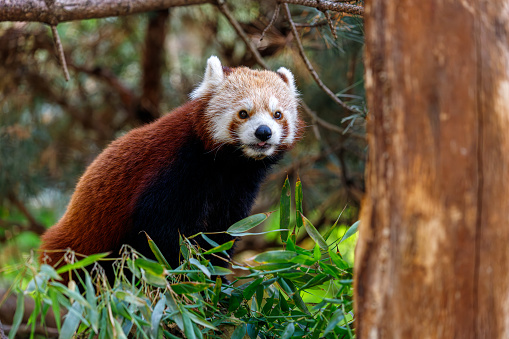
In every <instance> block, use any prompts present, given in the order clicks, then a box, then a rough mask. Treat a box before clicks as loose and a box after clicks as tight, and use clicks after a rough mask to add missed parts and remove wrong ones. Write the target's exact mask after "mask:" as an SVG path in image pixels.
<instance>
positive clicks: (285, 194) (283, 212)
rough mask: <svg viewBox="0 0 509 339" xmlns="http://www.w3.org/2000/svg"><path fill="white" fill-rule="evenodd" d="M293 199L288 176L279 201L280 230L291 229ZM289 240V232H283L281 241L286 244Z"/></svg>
mask: <svg viewBox="0 0 509 339" xmlns="http://www.w3.org/2000/svg"><path fill="white" fill-rule="evenodd" d="M291 198H292V190H291V188H290V182H289V180H288V176H286V179H285V182H284V184H283V189H282V190H281V198H280V200H279V228H280V229H288V228H290V212H291ZM286 239H288V231H282V232H281V240H282V241H283V242H286Z"/></svg>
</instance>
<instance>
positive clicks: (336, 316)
mask: <svg viewBox="0 0 509 339" xmlns="http://www.w3.org/2000/svg"><path fill="white" fill-rule="evenodd" d="M344 318H345V316H344V315H343V311H342V310H341V309H339V310H337V311H336V312H334V313H333V314H332V317H331V319H330V320H329V324H328V325H327V327H326V328H325V331H324V333H323V335H324V336H326V335H327V334H328V333H329V332H332V331H333V330H334V327H336V325H337V324H338V323H339V322H340V321H341V320H343V319H344Z"/></svg>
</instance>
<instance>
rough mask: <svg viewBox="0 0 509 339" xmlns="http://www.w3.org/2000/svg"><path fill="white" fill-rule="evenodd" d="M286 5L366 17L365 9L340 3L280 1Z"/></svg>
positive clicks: (316, 0) (304, 0) (326, 1)
mask: <svg viewBox="0 0 509 339" xmlns="http://www.w3.org/2000/svg"><path fill="white" fill-rule="evenodd" d="M279 2H282V3H284V4H294V5H302V6H307V7H314V8H316V9H319V10H320V11H325V10H329V11H334V12H341V13H347V14H352V15H358V16H363V15H364V7H362V6H356V5H351V4H343V3H339V2H333V1H328V0H319V1H318V0H280V1H279Z"/></svg>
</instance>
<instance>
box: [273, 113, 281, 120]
mask: <svg viewBox="0 0 509 339" xmlns="http://www.w3.org/2000/svg"><path fill="white" fill-rule="evenodd" d="M282 117H283V114H282V113H281V112H280V111H276V113H274V118H275V119H278V120H279V119H281V118H282Z"/></svg>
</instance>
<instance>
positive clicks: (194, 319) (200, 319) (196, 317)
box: [182, 308, 218, 331]
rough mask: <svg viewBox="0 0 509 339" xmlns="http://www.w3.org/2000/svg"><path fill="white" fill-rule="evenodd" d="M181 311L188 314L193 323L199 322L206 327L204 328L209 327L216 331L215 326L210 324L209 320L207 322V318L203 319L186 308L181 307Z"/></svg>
mask: <svg viewBox="0 0 509 339" xmlns="http://www.w3.org/2000/svg"><path fill="white" fill-rule="evenodd" d="M182 312H183V313H185V314H186V315H188V316H189V318H191V320H192V321H193V322H194V323H195V324H199V325H201V326H203V327H206V328H210V329H211V330H213V331H217V330H218V329H217V327H215V326H214V325H212V324H211V323H210V322H208V321H207V320H205V319H203V318H202V317H200V316H198V315H196V314H195V313H193V312H190V311H189V310H187V309H185V308H184V309H182Z"/></svg>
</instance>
